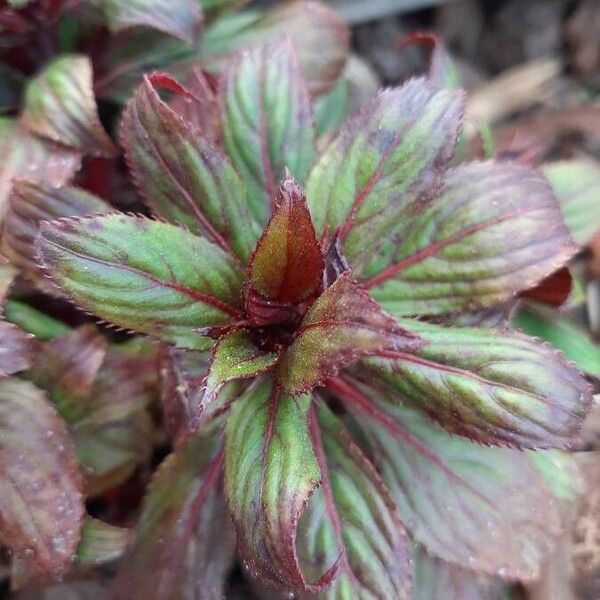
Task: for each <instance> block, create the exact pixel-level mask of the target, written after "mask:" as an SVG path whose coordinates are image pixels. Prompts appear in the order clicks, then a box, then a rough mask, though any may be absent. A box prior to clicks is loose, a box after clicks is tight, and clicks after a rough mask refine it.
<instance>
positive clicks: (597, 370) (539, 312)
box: [512, 304, 600, 377]
mask: <svg viewBox="0 0 600 600" xmlns="http://www.w3.org/2000/svg"><path fill="white" fill-rule="evenodd" d="M512 323H513V325H514V326H515V327H517V328H518V329H521V330H522V331H524V332H525V333H527V334H528V335H533V336H535V337H540V338H542V339H543V340H546V341H547V342H550V343H551V344H552V345H553V346H554V347H555V348H558V349H559V350H560V351H561V352H562V353H563V355H564V356H565V358H567V359H568V360H572V361H573V362H574V363H575V364H576V365H577V367H578V368H579V369H581V370H582V371H585V372H586V373H589V374H590V375H593V376H594V377H600V346H598V344H596V343H595V342H594V340H592V338H591V337H590V336H589V335H588V334H587V333H586V332H585V331H584V330H583V329H582V328H580V327H578V326H577V325H575V324H574V323H572V322H571V321H569V320H568V319H567V318H565V317H561V316H560V315H559V314H558V313H556V312H555V311H552V310H548V309H546V308H544V307H542V306H533V305H530V304H527V305H524V306H523V307H522V308H521V310H520V311H519V312H518V313H517V314H516V315H515V316H514V317H513V320H512Z"/></svg>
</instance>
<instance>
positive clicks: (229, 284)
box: [38, 214, 243, 350]
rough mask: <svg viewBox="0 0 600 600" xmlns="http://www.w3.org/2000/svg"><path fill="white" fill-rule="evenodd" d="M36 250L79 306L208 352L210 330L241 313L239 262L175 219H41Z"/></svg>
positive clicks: (130, 326) (166, 339) (135, 328)
mask: <svg viewBox="0 0 600 600" xmlns="http://www.w3.org/2000/svg"><path fill="white" fill-rule="evenodd" d="M38 248H39V249H40V253H41V255H42V258H43V261H44V265H45V266H46V268H48V269H49V271H50V272H51V273H52V276H53V278H54V280H55V281H56V282H57V283H58V284H59V285H60V286H61V287H62V288H63V289H64V290H65V292H67V294H69V295H70V296H71V297H72V298H73V299H74V300H75V301H76V302H77V303H78V304H79V306H81V307H82V308H84V309H85V310H87V311H90V312H92V313H94V314H96V315H98V316H99V317H101V318H103V319H105V320H107V321H110V322H111V323H114V324H116V325H119V326H120V327H126V328H129V329H133V330H135V331H139V332H141V333H146V334H148V335H151V336H153V337H157V338H159V339H162V340H165V341H168V342H172V343H175V344H176V345H180V346H183V347H186V348H195V349H200V350H205V349H208V348H210V347H211V346H212V341H211V340H210V339H209V338H207V337H206V336H205V334H206V333H207V328H208V329H210V328H213V327H218V326H224V325H227V324H229V323H231V322H232V320H233V319H235V318H237V317H239V316H240V311H239V309H238V308H236V305H238V304H239V294H240V288H241V284H242V280H243V272H242V271H241V268H240V267H239V266H238V264H237V262H236V261H235V260H234V259H233V258H232V257H231V256H230V255H228V254H226V253H225V252H224V251H223V250H221V249H220V248H218V247H217V246H215V245H214V244H212V243H210V242H208V241H207V240H205V239H202V238H199V237H196V236H194V235H192V234H191V233H189V232H187V231H185V230H183V229H181V228H178V227H175V226H174V225H169V224H167V223H161V222H156V221H152V220H150V219H146V218H144V217H133V216H126V215H117V214H114V215H108V216H103V217H89V218H78V219H63V220H61V221H54V222H53V223H45V224H44V225H42V231H41V235H40V238H38Z"/></svg>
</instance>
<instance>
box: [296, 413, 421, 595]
mask: <svg viewBox="0 0 600 600" xmlns="http://www.w3.org/2000/svg"><path fill="white" fill-rule="evenodd" d="M317 411H318V422H317V417H316V416H315V415H314V414H313V415H311V421H310V423H311V437H312V441H313V445H314V448H315V452H316V455H317V457H318V460H319V464H320V466H321V471H322V473H323V484H322V486H321V488H319V489H318V490H317V491H316V492H315V494H314V496H313V497H312V498H311V500H310V502H309V503H308V506H307V508H306V510H305V512H304V514H303V515H302V518H301V520H300V525H299V527H298V553H299V555H300V558H301V561H302V566H303V568H304V569H305V570H306V573H307V576H312V575H313V574H318V573H321V572H323V571H327V570H330V569H331V568H332V565H337V569H336V578H335V579H334V581H333V583H332V585H331V586H330V587H329V588H327V589H325V590H323V591H321V592H319V593H318V594H317V595H316V596H315V597H316V598H319V599H323V600H342V599H343V598H374V599H375V598H376V599H378V600H384V599H385V600H407V599H408V598H412V594H411V582H410V568H409V562H408V555H409V550H408V539H407V537H406V534H405V531H404V527H403V526H402V523H401V522H400V519H399V517H398V512H397V509H396V505H395V503H394V501H393V500H392V498H391V497H390V495H389V492H388V491H387V489H386V487H385V485H384V484H383V482H382V480H381V478H380V477H379V475H378V474H377V472H376V470H375V468H374V467H373V465H372V464H371V463H370V462H369V460H368V459H367V457H366V456H365V455H364V454H363V453H362V451H361V450H360V448H359V447H358V446H357V445H356V444H355V443H354V441H353V440H352V437H351V436H350V434H349V433H348V431H347V430H346V429H345V427H344V425H343V424H342V422H341V421H340V420H338V419H337V417H335V416H334V415H333V413H332V412H331V411H330V410H329V409H328V408H327V407H326V406H325V405H323V404H319V406H318V408H317ZM317 429H319V431H317Z"/></svg>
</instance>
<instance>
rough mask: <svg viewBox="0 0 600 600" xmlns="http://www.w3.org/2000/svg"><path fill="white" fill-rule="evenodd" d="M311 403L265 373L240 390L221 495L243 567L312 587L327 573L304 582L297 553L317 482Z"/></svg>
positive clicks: (283, 583) (228, 437)
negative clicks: (290, 393) (301, 524)
mask: <svg viewBox="0 0 600 600" xmlns="http://www.w3.org/2000/svg"><path fill="white" fill-rule="evenodd" d="M310 402H311V398H310V396H308V395H305V396H301V397H298V398H292V397H290V396H288V395H285V394H283V393H282V392H281V390H279V389H278V388H277V386H275V385H274V384H273V382H272V381H271V380H270V379H268V378H266V377H265V378H262V379H260V380H258V381H256V382H255V384H254V385H252V386H251V387H249V388H248V389H247V391H246V392H245V393H244V394H243V395H242V396H241V397H240V398H239V399H238V400H237V402H236V403H235V404H234V405H233V407H232V409H231V413H230V415H229V417H228V419H227V427H226V430H225V493H226V496H227V501H228V504H229V509H230V511H231V516H232V518H233V522H234V524H235V526H236V529H237V535H238V548H239V551H240V553H241V556H242V558H243V560H244V562H245V563H246V564H247V565H248V568H249V569H250V571H251V572H252V573H254V574H255V575H259V576H260V577H261V578H262V579H264V580H266V581H268V582H270V583H272V584H275V585H279V586H280V587H285V588H288V589H289V588H292V589H299V590H311V591H314V590H316V589H318V588H319V587H322V585H323V583H324V581H327V580H330V579H331V574H327V573H326V574H325V575H323V573H320V574H319V575H318V576H317V577H316V578H315V579H314V581H307V580H306V579H305V577H304V575H303V573H302V571H301V569H300V565H299V563H298V556H297V551H296V527H297V524H298V519H299V518H300V514H301V513H302V510H303V509H304V507H305V505H306V503H307V501H308V499H309V498H310V496H311V495H312V493H313V492H314V490H315V489H316V487H317V486H318V485H319V482H320V481H321V472H320V469H319V465H318V464H317V460H316V458H315V455H314V453H313V450H312V446H311V442H310V436H309V432H308V423H307V414H308V410H309V406H310ZM321 576H323V577H324V580H321Z"/></svg>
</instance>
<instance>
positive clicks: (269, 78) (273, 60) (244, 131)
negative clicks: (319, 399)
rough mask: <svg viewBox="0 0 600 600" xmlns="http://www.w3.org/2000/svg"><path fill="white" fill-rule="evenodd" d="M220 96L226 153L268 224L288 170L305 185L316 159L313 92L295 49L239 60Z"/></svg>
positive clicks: (287, 45)
mask: <svg viewBox="0 0 600 600" xmlns="http://www.w3.org/2000/svg"><path fill="white" fill-rule="evenodd" d="M220 92H221V93H220V100H221V122H222V128H223V147H224V149H225V152H226V153H227V154H228V156H230V157H231V160H232V162H233V165H234V166H235V167H236V169H237V170H238V171H239V173H240V174H241V175H242V177H243V178H244V181H245V182H246V185H247V188H248V202H249V204H250V209H251V210H252V214H253V215H254V216H255V218H256V219H257V221H258V222H259V223H261V224H264V223H265V222H266V220H267V218H268V215H269V214H270V212H271V210H272V209H273V208H274V207H275V204H276V202H277V189H278V185H279V183H280V181H281V180H282V179H283V178H284V177H285V170H286V168H287V169H289V171H290V173H291V174H292V175H293V176H294V177H295V178H296V179H297V180H298V181H300V182H302V181H304V179H305V178H306V175H307V173H308V169H309V168H310V166H311V164H312V162H313V160H314V155H315V148H314V132H313V128H312V119H311V108H310V102H309V98H308V91H307V89H306V84H305V82H304V79H303V77H302V73H301V71H300V67H299V64H298V59H297V57H296V52H295V50H294V47H293V46H292V43H291V42H290V41H289V40H287V39H286V40H284V41H282V42H279V43H276V44H269V45H264V46H259V47H257V48H254V49H252V50H248V51H246V52H243V53H241V54H239V55H237V56H236V57H235V58H234V59H233V60H232V61H231V63H230V65H229V67H228V68H227V70H226V71H225V72H224V74H223V76H222V79H221V86H220Z"/></svg>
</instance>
